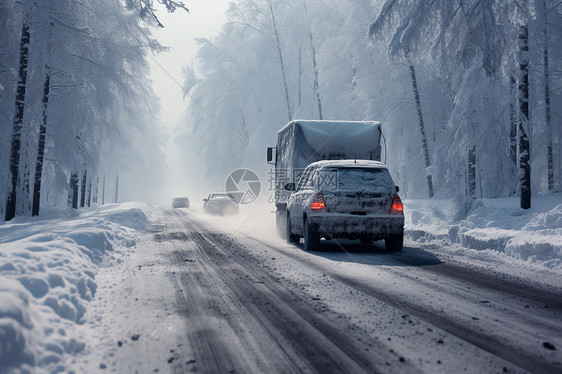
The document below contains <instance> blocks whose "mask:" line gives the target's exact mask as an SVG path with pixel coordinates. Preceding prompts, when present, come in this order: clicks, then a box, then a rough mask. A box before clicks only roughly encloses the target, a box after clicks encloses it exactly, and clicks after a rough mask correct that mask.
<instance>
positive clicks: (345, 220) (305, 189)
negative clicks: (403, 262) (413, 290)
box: [285, 160, 404, 252]
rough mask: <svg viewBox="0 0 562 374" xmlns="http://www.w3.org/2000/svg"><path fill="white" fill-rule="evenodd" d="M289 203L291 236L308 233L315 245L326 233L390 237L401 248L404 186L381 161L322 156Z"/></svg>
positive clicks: (390, 245)
mask: <svg viewBox="0 0 562 374" xmlns="http://www.w3.org/2000/svg"><path fill="white" fill-rule="evenodd" d="M285 189H286V190H288V191H295V192H294V193H293V194H292V195H291V197H290V198H289V201H288V203H287V241H288V242H290V243H298V242H299V240H300V238H301V237H302V238H304V247H305V249H306V250H315V249H317V248H318V246H319V244H320V239H321V238H322V237H324V238H326V239H332V238H349V239H361V241H362V242H365V243H369V242H371V241H373V240H383V239H384V241H385V246H386V249H387V250H389V251H396V252H398V251H401V250H402V244H403V241H404V212H403V205H402V201H401V200H400V197H399V196H398V187H397V186H395V184H394V181H393V180H392V177H391V176H390V173H389V171H388V169H387V168H386V166H385V165H384V164H383V163H381V162H378V161H359V160H338V161H318V162H315V163H312V164H310V165H309V166H308V167H307V168H306V169H305V170H304V172H303V174H302V177H301V178H300V180H299V183H298V185H297V186H295V185H294V184H293V183H289V184H287V185H286V186H285Z"/></svg>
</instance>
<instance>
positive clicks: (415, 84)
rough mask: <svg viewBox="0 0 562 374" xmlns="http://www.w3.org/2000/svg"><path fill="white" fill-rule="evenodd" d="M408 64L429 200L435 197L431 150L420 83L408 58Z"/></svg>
mask: <svg viewBox="0 0 562 374" xmlns="http://www.w3.org/2000/svg"><path fill="white" fill-rule="evenodd" d="M408 64H409V67H410V77H411V79H412V89H413V91H414V98H415V100H416V109H417V112H418V121H419V126H420V133H421V141H422V150H423V157H424V161H425V172H426V176H427V189H428V191H429V198H430V199H431V198H432V197H433V196H434V193H433V180H432V178H431V174H430V173H429V170H428V169H429V167H430V166H431V164H430V162H429V150H428V149H427V137H426V135H425V125H424V122H423V113H422V107H421V101H420V94H419V92H418V82H417V78H416V69H415V67H414V64H413V63H412V61H411V60H410V58H408Z"/></svg>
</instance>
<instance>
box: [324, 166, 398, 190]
mask: <svg viewBox="0 0 562 374" xmlns="http://www.w3.org/2000/svg"><path fill="white" fill-rule="evenodd" d="M318 187H319V188H320V189H324V190H328V191H369V192H378V193H388V194H392V192H393V191H394V189H395V187H394V181H393V180H392V177H391V176H390V173H389V172H388V170H387V169H368V168H338V169H336V168H333V169H322V170H321V171H320V173H319V174H318Z"/></svg>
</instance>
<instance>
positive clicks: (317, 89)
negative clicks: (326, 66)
mask: <svg viewBox="0 0 562 374" xmlns="http://www.w3.org/2000/svg"><path fill="white" fill-rule="evenodd" d="M310 50H311V52H312V67H313V69H314V93H315V94H316V102H317V104H318V118H319V119H321V120H322V119H324V115H323V114H322V101H321V100H320V89H319V88H318V66H317V65H316V49H315V48H314V43H313V42H312V32H311V33H310Z"/></svg>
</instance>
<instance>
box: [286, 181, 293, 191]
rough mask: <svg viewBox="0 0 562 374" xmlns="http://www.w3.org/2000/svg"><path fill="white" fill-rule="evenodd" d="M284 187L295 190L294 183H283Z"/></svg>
mask: <svg viewBox="0 0 562 374" xmlns="http://www.w3.org/2000/svg"><path fill="white" fill-rule="evenodd" d="M285 189H286V190H287V191H294V190H295V184H294V183H287V184H286V185H285Z"/></svg>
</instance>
